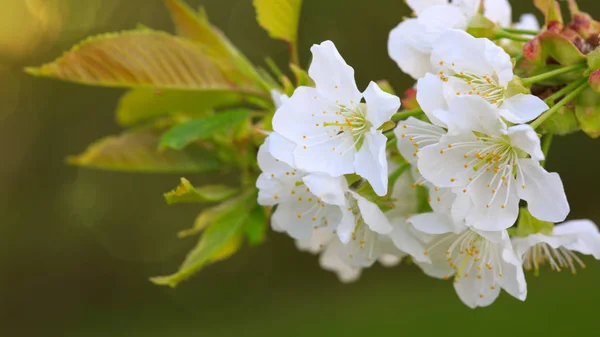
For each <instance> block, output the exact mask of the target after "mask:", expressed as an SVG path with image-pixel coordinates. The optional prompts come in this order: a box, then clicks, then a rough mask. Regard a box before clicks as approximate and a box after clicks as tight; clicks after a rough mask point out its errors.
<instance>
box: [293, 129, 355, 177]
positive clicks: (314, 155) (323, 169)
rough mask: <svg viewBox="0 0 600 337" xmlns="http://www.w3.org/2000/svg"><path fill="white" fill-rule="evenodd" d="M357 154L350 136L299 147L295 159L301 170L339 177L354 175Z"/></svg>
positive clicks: (295, 152) (295, 151)
mask: <svg viewBox="0 0 600 337" xmlns="http://www.w3.org/2000/svg"><path fill="white" fill-rule="evenodd" d="M305 146H306V147H305ZM355 153H356V148H355V146H354V140H353V139H352V137H351V136H349V137H340V138H337V139H335V138H334V139H333V140H331V141H326V142H324V143H321V144H314V145H304V146H297V147H296V149H295V150H294V158H295V162H296V166H297V167H298V169H300V170H303V171H307V172H320V173H326V174H329V175H331V176H334V177H337V176H341V175H343V174H348V173H354V155H355Z"/></svg>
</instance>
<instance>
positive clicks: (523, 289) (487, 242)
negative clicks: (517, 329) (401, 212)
mask: <svg viewBox="0 0 600 337" xmlns="http://www.w3.org/2000/svg"><path fill="white" fill-rule="evenodd" d="M409 222H410V223H412V224H413V225H414V226H415V228H416V229H417V230H419V231H422V232H423V233H425V234H427V235H430V236H431V238H430V239H429V243H428V245H427V250H425V251H424V252H423V255H425V256H427V257H429V258H430V263H429V264H428V263H418V265H419V266H420V267H421V269H423V271H424V272H425V273H426V274H427V275H429V276H432V277H436V278H443V279H450V278H451V277H454V289H455V290H456V293H457V294H458V297H459V298H460V299H461V300H462V301H463V302H464V303H465V304H466V305H467V306H469V307H470V308H475V307H484V306H488V305H490V304H492V303H493V302H494V301H495V300H496V298H497V297H498V295H499V294H500V289H504V290H505V291H506V292H507V293H509V294H510V295H511V296H513V297H515V298H517V299H519V300H521V301H524V300H525V298H526V297H527V284H526V282H525V276H524V274H523V269H522V267H521V262H520V260H519V259H518V257H517V255H516V254H515V252H514V250H513V247H512V245H511V241H510V238H509V236H508V233H507V232H506V231H497V232H486V231H479V230H475V229H472V228H469V227H467V226H465V225H464V224H460V223H455V222H454V221H452V219H451V218H450V217H449V216H447V215H444V214H440V213H423V214H419V215H416V216H414V217H412V218H410V219H409Z"/></svg>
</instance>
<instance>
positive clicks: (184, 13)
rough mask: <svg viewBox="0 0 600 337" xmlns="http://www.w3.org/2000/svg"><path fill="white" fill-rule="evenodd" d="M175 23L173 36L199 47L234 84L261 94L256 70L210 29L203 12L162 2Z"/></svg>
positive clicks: (173, 0) (177, 2) (170, 1)
mask: <svg viewBox="0 0 600 337" xmlns="http://www.w3.org/2000/svg"><path fill="white" fill-rule="evenodd" d="M164 1H165V5H166V6H167V8H168V9H169V11H170V12H171V17H172V18H173V21H174V22H175V26H176V28H177V33H178V34H179V35H180V36H182V37H185V38H186V39H189V40H192V41H194V42H195V43H197V44H198V45H199V47H200V48H201V49H202V51H203V52H204V54H205V55H207V56H209V57H210V58H211V59H212V60H213V61H214V62H215V63H216V64H217V65H218V66H219V67H220V68H221V70H222V71H223V72H224V73H225V74H227V75H228V76H229V78H230V80H232V81H233V82H234V83H238V84H239V83H246V84H250V85H251V86H253V87H259V88H261V87H262V89H263V90H268V89H269V88H266V87H264V85H262V81H261V78H260V76H259V75H258V73H257V72H256V69H255V68H254V67H253V66H252V64H251V63H250V61H248V59H247V58H246V57H245V56H244V55H243V54H242V53H241V52H240V51H239V50H238V49H237V48H236V47H235V46H234V45H233V44H232V43H231V42H230V41H229V39H227V37H226V36H225V35H224V34H223V33H222V32H221V31H220V30H219V29H218V28H216V27H215V26H213V25H211V24H210V22H209V21H208V17H207V15H206V12H205V11H204V9H203V8H201V9H200V12H198V13H196V12H195V11H194V10H193V9H191V8H190V7H189V6H188V5H186V4H185V3H184V2H183V1H180V0H164Z"/></svg>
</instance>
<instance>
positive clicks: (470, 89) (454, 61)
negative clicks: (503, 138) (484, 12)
mask: <svg viewBox="0 0 600 337" xmlns="http://www.w3.org/2000/svg"><path fill="white" fill-rule="evenodd" d="M430 61H431V66H430V67H431V73H430V74H427V75H426V76H425V77H424V78H422V79H420V80H419V82H418V84H417V101H418V102H419V104H420V105H421V107H422V108H423V110H424V111H425V112H426V113H427V114H428V115H435V113H436V110H438V109H442V110H445V109H447V106H448V103H449V102H450V101H451V100H452V99H454V98H455V97H460V96H480V97H482V98H484V99H485V100H486V101H487V102H488V103H490V104H492V105H494V106H496V107H498V108H499V111H500V115H501V116H502V117H503V118H505V119H506V120H507V121H509V122H512V123H525V122H528V121H531V120H533V119H535V118H537V117H538V116H539V115H540V114H541V113H542V112H544V111H546V110H548V106H547V105H546V103H544V101H542V100H541V99H540V98H538V97H536V96H533V95H528V94H522V93H517V94H513V93H511V91H510V90H509V82H510V81H511V80H513V77H514V74H513V63H512V60H511V57H510V55H508V54H507V53H506V52H505V51H504V49H502V48H501V47H499V46H497V45H496V44H494V43H492V42H491V41H490V40H488V39H483V38H479V39H478V38H474V37H473V36H471V35H469V34H467V33H465V32H463V31H460V30H455V29H452V30H448V31H446V32H445V33H444V34H442V35H441V37H440V38H439V39H438V40H437V41H436V42H435V44H434V46H433V49H432V52H431V59H430ZM437 119H438V120H439V119H440V117H439V116H438V117H437Z"/></svg>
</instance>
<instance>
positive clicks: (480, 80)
mask: <svg viewBox="0 0 600 337" xmlns="http://www.w3.org/2000/svg"><path fill="white" fill-rule="evenodd" d="M454 77H455V78H458V79H460V80H462V81H463V82H465V83H466V84H467V88H466V89H463V90H461V91H457V92H456V95H457V96H460V95H477V96H481V97H483V98H484V99H485V100H486V101H488V102H489V103H491V104H495V105H496V106H500V105H501V104H502V102H503V101H504V98H505V92H504V87H502V86H501V85H500V84H498V81H497V80H496V79H495V78H494V77H492V76H489V75H483V76H477V75H474V74H470V73H463V72H461V73H458V74H454Z"/></svg>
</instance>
